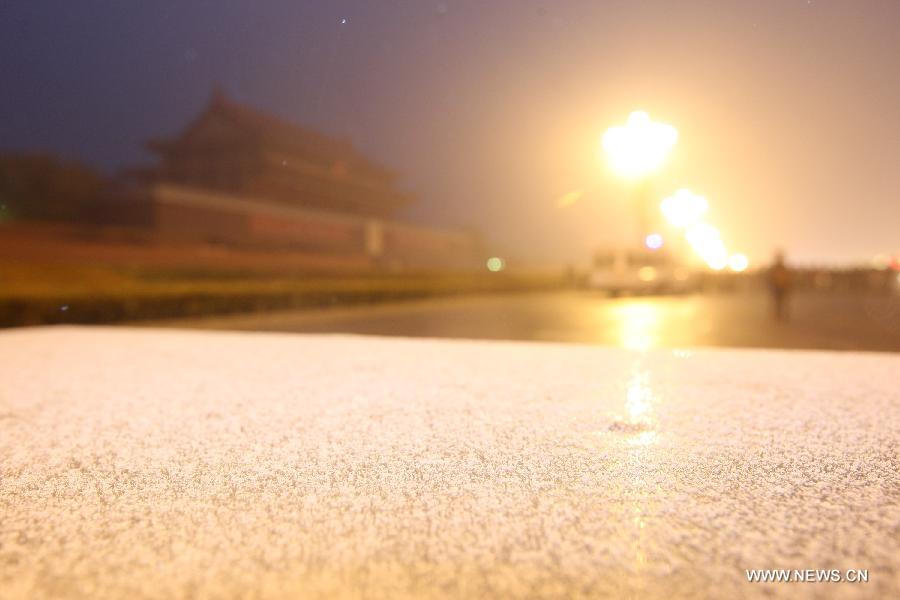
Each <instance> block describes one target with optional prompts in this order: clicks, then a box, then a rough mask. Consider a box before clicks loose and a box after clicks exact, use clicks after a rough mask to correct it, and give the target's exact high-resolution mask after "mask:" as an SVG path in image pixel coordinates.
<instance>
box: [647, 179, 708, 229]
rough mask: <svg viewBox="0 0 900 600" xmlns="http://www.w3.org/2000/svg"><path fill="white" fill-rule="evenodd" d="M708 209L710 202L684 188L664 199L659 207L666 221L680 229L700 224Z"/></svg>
mask: <svg viewBox="0 0 900 600" xmlns="http://www.w3.org/2000/svg"><path fill="white" fill-rule="evenodd" d="M708 208H709V202H707V201H706V198H704V197H703V196H700V195H698V194H695V193H693V192H692V191H691V190H688V189H684V188H682V189H680V190H678V191H677V192H675V193H674V194H672V195H671V196H668V197H666V198H663V201H662V202H661V203H660V205H659V209H660V210H661V211H662V214H663V216H664V217H665V218H666V221H668V222H669V224H670V225H672V227H676V228H678V229H684V228H687V227H690V226H691V225H694V224H695V223H699V222H700V219H702V218H703V215H705V214H706V211H707V209H708Z"/></svg>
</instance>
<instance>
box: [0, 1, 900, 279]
mask: <svg viewBox="0 0 900 600" xmlns="http://www.w3.org/2000/svg"><path fill="white" fill-rule="evenodd" d="M342 20H345V22H342ZM898 24H900V2H893V1H890V0H884V1H867V2H858V3H856V2H854V3H850V2H840V1H834V2H816V1H812V2H807V1H806V0H799V1H791V0H784V1H783V2H762V3H755V2H740V1H735V2H727V1H716V0H710V1H703V2H701V1H695V2H671V1H669V0H653V1H650V0H647V1H643V2H641V1H609V2H595V1H583V2H579V1H559V2H557V1H549V0H545V1H540V2H537V1H534V2H532V1H513V0H510V1H501V0H497V1H491V2H487V1H486V2H453V1H446V2H418V1H410V2H399V1H395V2H391V1H378V0H368V1H366V0H357V1H349V0H348V1H343V2H342V1H340V0H335V1H327V2H298V1H289V0H264V1H257V2H253V1H238V0H218V1H201V0H181V1H169V0H153V1H150V0H147V1H143V2H141V1H121V0H119V1H112V0H109V1H99V0H79V1H54V2H50V1H46V0H24V1H23V0H5V2H3V3H2V4H0V81H2V82H3V83H2V86H3V87H2V93H0V148H2V149H14V150H23V149H29V150H49V151H53V152H57V153H60V154H62V155H63V156H66V157H71V158H79V159H81V160H84V161H87V162H90V163H92V164H96V165H99V166H101V167H103V168H105V169H114V168H116V167H118V166H121V165H126V164H133V163H135V162H140V161H142V160H147V159H148V156H147V154H146V153H144V152H143V150H142V148H141V143H142V141H143V140H145V139H147V138H149V137H155V136H160V135H165V134H170V133H174V132H176V131H177V130H178V129H179V128H180V127H182V126H184V125H185V124H186V122H187V121H188V120H190V118H191V117H192V116H193V115H194V114H196V113H197V112H198V111H199V110H201V108H202V107H203V105H204V103H205V102H206V101H207V99H208V97H209V94H210V90H211V88H212V87H213V85H215V84H220V85H221V86H223V87H224V88H225V90H226V91H227V92H228V93H229V94H231V95H232V96H233V97H234V98H235V99H236V100H239V101H241V102H244V103H247V104H251V105H254V106H257V107H259V108H261V109H263V110H267V111H270V112H273V113H275V114H277V115H279V116H281V117H285V118H288V119H290V120H292V121H295V122H298V123H300V124H303V125H307V126H311V127H315V128H318V129H321V130H323V131H325V132H327V133H330V134H333V135H337V136H343V137H347V138H349V139H351V140H352V141H353V143H354V144H355V145H356V146H357V147H359V148H360V149H361V150H362V151H363V152H365V153H367V154H368V155H370V156H371V157H372V158H374V159H376V160H377V161H379V162H381V163H383V164H386V165H387V166H389V167H391V168H393V169H395V170H396V171H398V172H399V173H400V174H401V176H402V185H403V186H404V187H405V188H406V189H408V190H411V191H413V192H414V193H415V194H417V196H418V197H419V198H420V201H419V203H418V204H417V206H416V208H415V209H414V210H412V211H411V213H410V216H411V217H412V218H415V219H420V220H427V221H432V222H441V223H448V224H455V225H472V226H475V227H478V228H479V229H481V230H482V231H483V232H485V233H486V234H487V235H488V237H489V238H490V239H491V240H493V241H494V242H495V243H496V247H497V248H498V251H500V252H506V253H511V254H513V255H521V256H525V257H528V258H531V259H535V260H539V259H546V260H559V259H567V260H578V259H582V258H584V257H586V255H587V253H588V252H589V251H590V249H591V248H592V247H594V246H595V245H596V244H598V243H603V242H604V241H609V240H613V239H617V236H620V235H621V231H619V230H620V229H622V228H621V226H620V222H621V221H620V220H619V219H618V218H617V215H621V214H624V213H625V212H627V210H626V206H625V204H626V203H627V196H628V190H627V189H626V188H625V187H624V186H623V185H622V184H621V183H619V182H616V181H614V178H612V177H611V176H610V174H609V173H608V172H606V171H605V170H604V168H603V166H602V165H601V164H600V163H598V161H597V158H596V156H595V146H596V143H597V140H598V138H599V135H600V134H601V133H602V132H603V130H604V129H605V128H606V127H607V126H609V125H611V124H614V123H616V122H618V121H622V120H624V119H625V117H626V116H627V114H628V112H630V111H631V110H634V109H637V108H643V109H646V110H648V111H649V112H650V113H651V115H652V116H655V117H658V118H660V119H663V120H665V121H668V122H670V123H673V124H674V125H676V126H677V127H678V128H679V130H680V133H681V140H680V141H679V145H678V147H677V148H676V152H675V153H674V154H673V157H672V160H671V161H670V164H669V165H668V166H667V168H666V169H665V170H664V171H663V172H662V173H660V175H659V176H658V177H657V180H656V181H655V182H654V184H653V185H654V192H655V193H657V194H658V195H659V196H663V195H666V194H667V193H669V192H671V191H673V190H674V189H675V188H678V187H689V188H692V189H695V190H696V191H698V192H701V193H704V194H705V195H707V196H708V197H709V199H710V203H711V205H712V207H713V208H712V211H711V214H710V217H711V218H713V219H714V220H715V221H716V223H717V224H719V225H720V227H721V228H722V230H723V232H724V233H725V235H726V239H727V241H728V243H729V246H731V247H732V248H733V249H734V250H742V251H746V252H748V253H750V254H751V255H752V256H753V257H755V258H758V259H765V258H767V256H768V254H769V252H770V251H771V250H772V249H773V248H775V247H777V246H785V247H787V248H788V251H789V252H791V253H792V254H793V255H794V256H796V257H798V258H800V259H802V260H806V261H814V260H849V259H857V258H865V257H869V256H871V255H872V254H874V253H878V252H894V251H897V250H900V247H898V246H900V233H898V232H900V215H898V212H897V206H898V204H900V202H898V195H897V192H896V190H897V188H898V187H900V174H898V169H896V164H898V162H900V161H898V158H900V111H898V110H897V106H898V100H900V64H898V58H897V57H898V56H900V34H898V33H897V32H898V29H897V27H898ZM573 189H586V190H588V192H589V193H588V195H587V196H586V197H585V199H584V200H582V201H581V202H580V203H579V204H577V205H576V206H574V207H570V208H568V209H565V210H561V209H559V208H558V207H557V203H556V199H557V198H558V197H559V196H560V195H562V194H565V193H566V192H569V191H571V190H573ZM623 198H625V199H623Z"/></svg>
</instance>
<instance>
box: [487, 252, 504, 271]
mask: <svg viewBox="0 0 900 600" xmlns="http://www.w3.org/2000/svg"><path fill="white" fill-rule="evenodd" d="M504 268H506V262H505V261H504V260H503V259H502V258H500V257H499V256H492V257H490V258H489V259H488V260H487V269H488V271H490V272H491V273H497V272H499V271H502V270H503V269H504Z"/></svg>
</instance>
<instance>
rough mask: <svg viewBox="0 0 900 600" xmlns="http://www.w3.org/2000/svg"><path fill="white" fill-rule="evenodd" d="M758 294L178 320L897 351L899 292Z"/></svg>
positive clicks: (445, 303) (264, 327)
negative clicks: (782, 310) (781, 297)
mask: <svg viewBox="0 0 900 600" xmlns="http://www.w3.org/2000/svg"><path fill="white" fill-rule="evenodd" d="M768 308H769V307H768V304H767V298H766V297H765V296H762V295H759V294H720V295H707V296H699V295H698V296H683V297H656V298H650V297H647V298H621V299H608V298H606V297H603V296H601V295H598V294H591V293H579V292H560V293H545V294H521V295H514V296H481V297H459V298H449V299H439V300H428V301H421V302H407V303H399V304H393V305H384V306H376V307H362V308H342V309H325V310H311V311H296V312H288V313H274V314H265V315H248V316H236V317H228V318H214V319H207V320H202V321H182V322H178V323H177V324H178V325H184V326H190V327H201V328H222V329H238V330H258V331H290V332H305V333H335V332H337V333H360V334H373V335H392V336H411V337H449V338H471V339H507V340H541V341H559V342H586V343H599V344H606V345H615V346H624V347H628V348H651V347H657V346H661V347H693V346H733V347H758V348H793V349H800V348H806V349H832V350H872V351H894V352H896V351H900V296H898V295H893V296H891V295H882V296H875V295H868V296H865V295H823V294H798V295H796V297H795V298H794V299H793V303H792V310H791V313H792V314H791V318H790V320H789V321H788V322H786V323H779V322H776V321H774V320H773V319H772V318H771V317H770V314H769V311H768Z"/></svg>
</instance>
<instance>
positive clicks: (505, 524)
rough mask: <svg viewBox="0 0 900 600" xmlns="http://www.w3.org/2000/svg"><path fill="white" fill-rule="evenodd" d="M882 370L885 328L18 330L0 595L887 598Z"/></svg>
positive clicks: (7, 342) (895, 571)
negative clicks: (871, 348)
mask: <svg viewBox="0 0 900 600" xmlns="http://www.w3.org/2000/svg"><path fill="white" fill-rule="evenodd" d="M898 373H900V356H898V355H891V354H850V353H843V354H839V353H814V352H774V351H773V352H769V351H728V350H724V351H723V350H675V351H672V350H659V351H650V352H647V353H639V352H633V351H627V350H621V349H614V348H602V347H592V346H575V345H557V344H527V343H504V342H469V341H439V340H406V339H386V338H365V337H352V336H301V335H283V334H246V333H198V332H182V331H163V330H137V329H112V328H109V329H106V328H46V329H31V330H13V331H7V332H3V333H0V597H2V598H9V599H18V598H49V597H61V598H68V597H81V598H144V597H146V598H186V597H192V598H222V597H242V598H244V597H246V598H279V597H370V598H380V597H384V598H398V597H465V598H473V597H483V596H489V597H526V596H527V597H536V596H543V597H580V596H604V595H607V596H613V597H650V598H653V597H682V596H705V597H718V598H725V597H753V596H763V595H767V596H775V597H784V598H797V597H837V596H841V597H881V598H887V597H900V475H898V471H900V460H898V450H897V447H898V446H897V445H898V440H900V388H898V385H897V384H898V381H900V375H898ZM755 568H791V569H793V568H798V569H807V568H810V569H812V568H816V569H824V568H829V569H830V568H839V569H846V568H860V569H868V572H869V578H870V581H869V583H867V584H849V583H837V584H808V583H807V584H804V583H790V584H756V583H754V584H751V583H747V582H746V577H745V570H746V569H755Z"/></svg>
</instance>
